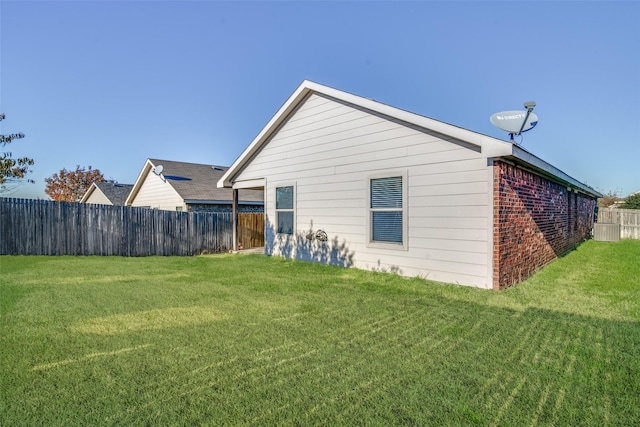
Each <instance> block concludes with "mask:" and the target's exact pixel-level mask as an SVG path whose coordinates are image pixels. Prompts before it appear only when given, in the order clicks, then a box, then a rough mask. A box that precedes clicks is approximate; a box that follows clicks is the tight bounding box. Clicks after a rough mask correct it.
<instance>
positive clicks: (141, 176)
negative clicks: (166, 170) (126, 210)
mask: <svg viewBox="0 0 640 427" xmlns="http://www.w3.org/2000/svg"><path fill="white" fill-rule="evenodd" d="M154 167H155V166H154V164H153V163H151V160H150V159H147V161H146V162H145V163H144V166H143V167H142V170H141V171H140V174H139V175H138V178H137V179H136V182H135V183H134V184H133V188H132V189H131V191H130V192H129V195H128V196H127V200H125V201H124V205H125V206H131V204H132V203H133V201H134V200H135V199H136V196H137V195H138V192H139V191H140V187H142V184H143V183H144V180H145V178H146V177H147V174H148V173H149V171H150V170H151V168H154Z"/></svg>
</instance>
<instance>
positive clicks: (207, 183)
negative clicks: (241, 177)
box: [126, 159, 264, 205]
mask: <svg viewBox="0 0 640 427" xmlns="http://www.w3.org/2000/svg"><path fill="white" fill-rule="evenodd" d="M158 166H162V173H161V177H162V178H163V179H164V180H166V182H167V183H169V184H170V185H171V187H172V188H173V189H174V190H175V191H176V192H177V193H178V194H179V195H180V197H181V198H182V199H183V200H184V202H185V203H187V204H198V203H200V204H206V203H230V202H231V199H232V194H231V191H230V190H229V189H223V188H217V187H216V183H217V182H218V180H219V179H220V178H221V177H222V175H223V174H224V173H225V172H226V171H227V169H228V167H227V166H216V165H208V164H200V163H187V162H176V161H172V160H160V159H147V161H146V162H145V165H144V167H143V168H142V171H141V172H140V175H139V176H138V179H137V180H136V183H135V184H134V185H133V189H132V190H131V192H130V194H129V196H128V198H127V200H126V204H127V205H130V204H131V203H132V202H133V200H134V199H135V197H136V195H137V193H138V192H139V191H140V188H141V186H142V184H143V183H144V181H145V178H146V177H147V175H148V174H149V173H153V171H154V170H156V167H158ZM239 201H240V202H244V203H248V202H249V203H255V204H262V203H264V196H263V192H262V190H243V191H241V192H240V193H239Z"/></svg>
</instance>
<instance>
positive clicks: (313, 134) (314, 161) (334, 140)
mask: <svg viewBox="0 0 640 427" xmlns="http://www.w3.org/2000/svg"><path fill="white" fill-rule="evenodd" d="M487 168H488V166H487V159H486V157H484V156H483V155H482V154H481V153H479V152H477V151H474V150H472V149H469V148H466V147H463V146H461V145H459V144H457V143H455V142H451V141H447V140H445V139H443V138H442V137H440V136H438V135H436V134H431V133H426V132H421V131H419V130H416V129H415V128H414V127H410V126H405V125H403V124H401V123H398V122H397V121H392V120H388V119H386V118H384V117H381V116H379V115H374V114H371V113H369V112H366V111H363V110H361V109H357V108H354V107H352V106H350V105H345V104H343V103H340V102H337V101H334V100H332V99H329V98H325V97H323V96H319V95H317V94H313V95H312V96H310V97H309V98H308V99H307V100H306V101H304V102H303V103H302V105H301V106H300V108H299V109H298V110H297V111H296V112H295V113H294V114H293V115H292V117H290V118H289V120H288V121H286V122H285V123H284V124H283V125H282V126H281V127H280V129H279V130H278V131H277V132H276V133H275V135H273V136H272V137H271V140H270V141H268V143H267V144H266V145H265V146H264V147H263V149H262V150H261V151H260V152H259V153H258V154H257V155H256V156H255V157H254V158H253V159H252V160H251V161H250V162H249V163H248V164H247V166H246V167H245V169H244V170H243V171H242V172H241V173H240V175H239V176H237V177H236V180H237V181H244V180H251V179H262V178H265V179H266V183H267V184H266V188H265V199H266V205H265V212H266V215H267V216H266V220H267V225H268V227H269V224H273V219H274V218H275V187H276V186H279V185H283V184H285V183H286V184H291V183H295V187H296V189H295V191H296V207H295V216H296V221H295V222H296V228H297V235H295V236H292V237H290V238H289V241H288V242H287V241H285V239H284V237H283V236H278V235H274V232H273V230H269V229H268V230H267V242H266V246H267V248H266V252H267V253H273V254H276V255H277V254H283V255H288V256H297V257H299V258H303V259H304V258H309V259H319V257H322V256H325V257H329V258H330V259H332V260H333V262H334V263H337V264H341V265H353V266H356V267H359V268H364V269H369V270H371V269H373V270H383V271H394V272H397V273H399V274H402V275H407V276H416V275H419V276H422V277H425V278H428V279H431V280H437V281H443V282H451V283H460V284H466V285H472V286H479V287H485V288H491V286H492V283H491V279H490V278H491V271H490V265H489V263H490V258H491V257H490V253H489V251H490V247H491V246H490V239H491V236H490V231H489V230H490V229H491V210H492V208H491V206H490V202H491V195H490V192H491V191H492V189H491V188H490V187H491V184H490V178H489V177H490V174H488V173H487V170H488V169H487ZM385 171H393V172H397V171H403V172H405V173H406V176H407V183H406V184H405V185H408V187H407V189H408V192H407V209H408V245H407V246H408V248H407V250H402V248H399V249H398V250H393V249H392V250H389V249H386V248H372V247H368V246H367V243H368V240H367V239H368V236H367V235H366V233H367V231H366V228H367V227H366V224H367V221H366V220H367V215H368V210H367V203H368V194H367V188H368V185H367V181H368V179H369V178H370V177H371V176H372V175H374V174H375V175H379V174H380V173H384V172H385ZM319 229H321V230H324V231H325V232H326V233H327V235H328V237H329V241H328V242H327V243H325V244H321V243H319V242H317V241H309V240H307V239H306V237H305V236H306V234H308V232H309V231H317V230H319ZM323 247H324V249H325V250H324V255H322V254H321V255H318V252H322V251H321V250H320V249H321V248H323Z"/></svg>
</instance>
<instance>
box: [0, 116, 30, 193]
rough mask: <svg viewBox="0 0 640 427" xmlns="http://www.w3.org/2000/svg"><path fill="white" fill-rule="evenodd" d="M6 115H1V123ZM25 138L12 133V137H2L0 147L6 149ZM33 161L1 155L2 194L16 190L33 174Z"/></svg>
mask: <svg viewBox="0 0 640 427" xmlns="http://www.w3.org/2000/svg"><path fill="white" fill-rule="evenodd" d="M4 118H5V115H4V114H0V121H2V120H4ZM21 138H24V134H23V133H12V134H10V135H0V147H4V146H6V145H8V144H10V143H11V141H13V140H14V139H21ZM33 163H34V162H33V159H30V158H29V157H22V158H18V159H14V158H13V155H12V153H10V152H4V153H0V193H4V192H7V191H11V190H14V189H15V188H16V187H17V186H18V185H20V184H22V183H23V182H25V181H22V180H23V179H24V177H25V175H27V174H28V173H30V172H31V170H30V169H29V166H31V165H33ZM26 182H30V183H33V182H34V181H33V180H30V179H27V180H26Z"/></svg>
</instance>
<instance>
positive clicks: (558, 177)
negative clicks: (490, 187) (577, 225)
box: [501, 144, 603, 198]
mask: <svg viewBox="0 0 640 427" xmlns="http://www.w3.org/2000/svg"><path fill="white" fill-rule="evenodd" d="M501 157H502V158H504V159H505V160H507V161H510V162H512V163H514V164H516V165H518V166H524V167H526V168H529V169H531V170H532V171H533V172H535V173H537V174H539V175H541V176H544V177H546V178H549V179H551V180H552V181H556V182H558V183H560V184H563V185H566V186H567V187H569V188H572V189H574V190H576V191H580V192H582V193H585V194H587V195H590V196H592V197H595V198H599V197H603V195H602V193H600V192H599V191H597V190H595V189H594V188H592V187H590V186H589V185H587V184H584V183H583V182H580V181H578V180H577V179H575V178H573V177H571V176H569V175H567V174H566V173H565V172H563V171H561V170H560V169H558V168H556V167H555V166H553V165H551V164H549V163H547V162H545V161H544V160H542V159H541V158H539V157H537V156H535V155H534V154H532V153H530V152H528V151H527V150H525V149H524V148H522V147H519V146H518V145H515V144H513V145H512V149H511V153H510V154H508V155H506V156H501Z"/></svg>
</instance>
